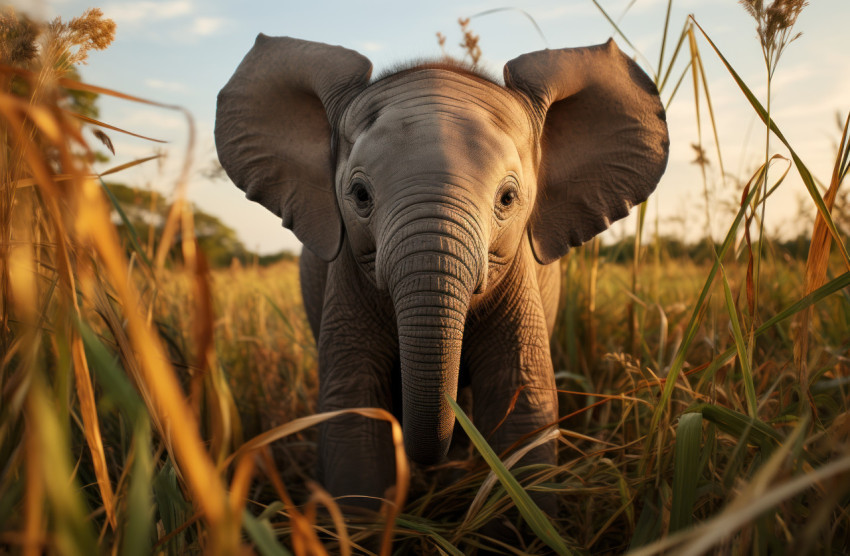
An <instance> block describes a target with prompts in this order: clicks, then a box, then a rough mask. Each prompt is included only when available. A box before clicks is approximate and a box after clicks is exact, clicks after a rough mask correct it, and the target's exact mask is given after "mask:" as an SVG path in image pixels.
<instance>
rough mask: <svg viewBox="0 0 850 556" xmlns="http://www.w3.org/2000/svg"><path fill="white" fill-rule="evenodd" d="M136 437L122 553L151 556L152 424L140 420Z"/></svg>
mask: <svg viewBox="0 0 850 556" xmlns="http://www.w3.org/2000/svg"><path fill="white" fill-rule="evenodd" d="M135 429H136V430H135V433H134V434H133V469H132V472H131V476H130V488H129V491H128V493H127V510H126V512H127V513H126V519H124V538H123V539H122V543H121V554H122V555H126V556H136V555H138V556H144V555H146V554H150V553H151V540H152V534H153V532H154V506H153V496H152V492H153V486H152V484H151V483H152V477H153V462H152V461H151V455H150V442H151V438H150V436H151V431H150V422H149V421H147V420H144V419H140V420H139V421H137V422H136V427H135Z"/></svg>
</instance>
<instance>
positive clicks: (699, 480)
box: [0, 0, 850, 554]
mask: <svg viewBox="0 0 850 556" xmlns="http://www.w3.org/2000/svg"><path fill="white" fill-rule="evenodd" d="M743 4H744V8H745V10H742V17H746V16H747V13H749V15H750V16H752V17H753V18H754V21H755V24H756V26H757V29H758V32H759V37H760V46H761V48H762V49H763V53H764V56H765V64H766V65H765V68H766V76H767V77H766V79H767V80H768V83H769V82H770V80H771V79H772V77H773V75H774V72H775V71H776V67H777V63H778V58H779V56H780V54H781V53H782V51H783V49H784V48H786V47H787V46H788V45H789V44H790V42H791V41H792V40H793V38H794V33H793V24H794V21H795V19H796V15H797V14H799V12H800V10H802V9H803V7H804V3H803V2H795V1H793V0H776V1H775V2H773V3H772V4H770V5H765V4H764V3H763V2H761V1H750V2H743ZM668 13H669V11H668ZM602 14H603V16H604V17H608V16H607V14H605V13H604V12H602ZM609 19H610V18H609ZM663 23H664V25H663V28H664V41H663V46H662V49H661V52H660V55H659V63H658V65H657V66H655V67H651V68H649V71H650V73H651V75H652V76H653V77H654V79H655V81H656V83H657V85H658V87H659V89H660V91H661V93H662V98H663V99H664V100H665V102H668V103H669V102H688V100H687V99H686V98H682V95H683V94H684V93H683V92H681V91H680V86H681V85H682V84H683V83H688V82H692V83H693V89H694V93H695V95H696V98H697V102H695V107H696V108H697V109H698V108H699V107H700V106H703V107H705V106H706V104H705V102H706V101H709V103H708V106H709V107H710V96H709V91H708V90H707V89H706V88H705V78H704V75H703V74H702V56H703V55H705V56H714V57H718V59H720V60H722V61H723V62H724V63H727V62H726V61H725V59H724V58H723V53H721V52H719V51H717V50H715V49H714V47H713V44H712V43H711V42H710V37H709V36H707V35H705V34H703V32H702V30H701V29H700V28H699V27H698V26H697V24H696V23H697V22H696V21H694V20H692V19H689V20H687V21H685V22H683V23H682V30H681V32H680V33H679V34H678V35H676V34H675V33H674V32H672V31H671V29H670V23H671V22H670V21H669V17H668V19H667V21H665V22H663ZM462 27H463V30H464V36H465V39H464V48H467V49H468V50H469V55H470V56H473V55H474V54H475V52H476V51H475V50H474V49H475V48H477V42H476V41H475V40H474V38H475V37H474V35H472V34H471V33H472V32H471V31H470V30H469V27H468V21H466V22H464V23H463V24H462ZM113 33H114V25H112V24H111V22H110V21H109V20H108V19H105V18H104V17H103V15H102V14H101V13H100V11H99V10H90V11H87V12H86V13H85V14H83V15H82V16H80V17H79V18H75V19H73V20H71V21H69V22H62V21H59V20H56V21H53V22H51V23H49V24H41V23H38V22H31V21H28V20H26V19H24V18H22V17H20V16H19V15H17V14H15V13H14V12H11V11H8V10H7V11H3V12H2V13H0V55H1V56H2V58H0V137H2V143H0V231H2V238H0V552H7V551H8V552H22V553H26V554H41V553H44V552H48V553H63V554H65V553H67V554H94V553H119V552H120V553H128V554H134V553H139V554H147V553H152V552H155V553H168V554H183V553H187V552H211V553H222V554H234V553H237V552H241V551H251V550H253V551H257V552H260V553H263V554H287V553H296V554H307V553H317V554H323V553H331V554H337V553H341V554H349V553H352V552H367V553H368V552H381V553H383V554H389V553H391V552H393V553H397V554H405V553H424V554H432V553H444V554H461V553H469V552H474V551H475V550H476V549H477V548H480V547H484V548H487V549H489V550H498V551H502V552H505V553H531V554H536V553H541V552H550V551H551V552H558V553H570V552H589V553H623V552H627V551H631V552H633V553H637V554H654V553H659V552H665V551H667V552H671V553H677V554H678V553H684V554H700V553H704V552H722V553H735V554H739V553H740V554H750V553H768V552H770V553H800V554H802V553H846V552H848V551H850V515H849V514H848V508H850V506H848V502H850V499H849V498H848V496H850V451H848V435H850V418H848V415H850V414H849V413H848V380H847V370H848V368H847V367H848V348H850V344H848V342H850V340H848V339H850V296H849V295H848V291H850V290H848V286H850V258H848V255H847V252H846V249H845V246H844V242H843V241H844V237H845V233H844V231H845V222H846V220H843V219H842V216H841V215H842V214H843V212H842V210H843V209H842V206H844V205H842V200H843V198H844V196H845V192H843V191H841V190H840V186H841V185H842V183H843V181H844V178H845V177H846V174H847V169H848V158H850V145H848V126H847V124H846V123H844V125H843V126H842V129H841V130H840V138H839V142H838V144H839V148H838V151H837V153H836V156H835V165H834V168H833V169H831V170H832V172H831V175H830V180H829V182H828V183H819V182H817V181H816V180H815V179H814V178H813V176H812V173H811V172H810V171H809V169H808V168H807V167H806V165H805V163H804V161H803V160H800V159H799V157H797V156H796V154H795V153H794V150H793V146H792V145H789V144H788V143H787V141H786V140H785V138H784V136H783V135H782V133H781V130H780V129H779V127H778V126H777V124H776V122H773V121H772V119H771V116H770V109H769V95H770V93H769V92H768V98H767V99H766V102H765V103H763V104H762V103H761V102H760V101H759V100H758V99H756V97H755V96H754V95H753V94H752V93H751V91H750V85H748V84H746V83H744V82H743V81H741V80H740V78H739V77H738V76H737V74H736V73H735V72H734V68H733V66H732V65H731V64H729V65H728V69H729V78H730V79H733V80H736V81H737V82H738V84H739V87H740V90H741V94H742V95H744V96H745V97H746V98H747V99H748V100H749V101H750V103H751V104H752V107H753V110H754V111H756V113H758V114H759V116H760V117H761V119H762V120H763V121H764V123H765V157H764V160H762V161H761V163H760V166H759V168H758V169H757V170H756V171H755V173H754V174H753V175H752V176H740V177H739V180H738V181H739V183H740V187H739V189H738V191H737V192H736V196H735V198H734V199H730V200H729V201H728V202H729V204H730V205H731V206H733V207H734V211H733V212H732V214H731V216H730V217H729V221H728V225H727V230H726V234H725V236H724V238H722V239H719V238H713V239H712V238H709V237H708V236H706V238H705V241H702V242H700V243H699V244H695V245H682V244H681V243H678V242H676V241H674V240H671V239H664V238H659V237H657V236H655V235H653V234H651V233H649V232H648V231H647V230H648V229H649V228H651V223H647V222H644V221H643V219H640V220H639V222H638V226H637V229H636V230H635V234H634V236H633V237H631V238H628V239H627V240H626V241H623V242H620V243H619V244H617V245H613V246H605V245H601V244H600V242H599V241H598V240H594V241H593V242H590V243H589V244H587V245H586V246H584V247H582V248H580V249H576V250H574V251H572V252H571V253H570V254H569V255H568V256H567V257H565V258H564V259H563V260H562V261H561V264H562V267H563V270H564V283H563V297H564V303H563V306H562V309H561V311H560V313H559V317H558V324H557V329H556V333H555V337H554V338H553V342H552V349H553V357H554V363H555V369H556V373H557V383H558V387H559V389H560V391H561V396H560V406H561V419H560V421H559V430H558V431H557V437H558V442H559V465H558V466H556V467H548V466H536V467H532V468H524V469H510V471H509V470H508V468H511V467H513V466H512V463H511V462H512V461H514V460H515V459H516V457H515V454H516V453H517V452H515V453H513V454H502V455H501V457H502V459H501V460H499V459H497V458H496V457H495V455H494V454H492V453H491V451H489V447H488V446H486V442H485V441H484V440H483V439H482V438H481V437H480V435H478V434H477V433H476V431H474V430H473V429H471V428H468V434H469V436H470V437H471V438H472V440H473V443H474V445H475V446H474V449H471V450H470V454H469V457H468V459H466V460H462V461H458V462H454V463H450V464H445V465H443V466H440V467H438V468H436V469H432V470H429V471H428V472H427V473H423V472H422V470H413V471H412V472H408V469H407V467H406V464H405V460H404V459H403V458H401V459H400V460H399V463H398V465H399V468H398V469H399V485H398V486H397V488H396V489H395V491H394V492H390V493H388V497H389V498H390V500H389V501H388V502H387V503H386V504H385V505H384V507H383V508H382V511H381V512H380V513H379V514H378V515H363V514H351V513H345V512H344V509H342V508H340V506H339V505H338V503H337V501H335V500H333V499H331V498H330V497H329V496H328V495H327V493H325V492H324V491H323V490H322V488H321V487H320V486H319V485H317V484H316V483H315V482H314V481H313V473H314V459H315V452H316V450H315V432H314V430H315V427H314V426H315V425H316V424H317V423H318V422H320V421H321V420H323V419H326V418H328V416H327V415H315V400H316V390H317V384H316V355H315V347H314V342H313V340H312V338H311V337H310V333H309V331H308V330H309V327H308V326H307V324H306V319H305V316H304V312H303V308H302V307H301V305H300V299H299V293H298V292H299V289H298V283H297V282H298V278H297V265H296V264H295V262H294V261H290V260H283V261H279V262H278V263H276V264H274V265H272V266H267V267H263V266H260V265H259V264H258V261H257V259H256V257H254V258H252V257H251V256H250V254H249V253H247V251H246V250H245V249H244V247H243V246H241V244H239V242H238V240H237V239H236V238H235V237H234V236H233V234H232V232H229V231H228V230H227V229H226V228H225V227H224V226H222V225H221V224H220V223H219V222H217V221H215V219H214V218H212V217H210V216H209V215H204V214H203V213H200V212H199V211H196V210H193V209H192V207H191V205H190V204H189V203H188V202H187V201H186V199H185V175H184V176H178V178H177V185H176V187H175V190H174V193H173V195H172V196H170V197H169V198H168V199H167V200H163V199H161V198H157V197H156V196H154V195H152V194H151V193H149V192H145V191H138V190H132V189H129V188H126V187H123V186H118V185H107V184H106V183H104V182H103V181H102V179H101V177H106V176H114V175H115V174H116V173H117V172H118V171H120V170H121V168H115V169H113V170H112V171H107V172H102V173H101V175H100V176H98V175H95V174H93V173H92V171H91V163H92V161H93V160H94V156H95V154H94V148H93V147H92V146H91V145H90V144H89V142H88V141H86V139H85V136H84V135H83V133H82V131H81V130H82V129H83V127H82V126H85V127H86V128H89V129H92V130H96V134H95V136H96V137H97V138H98V139H99V140H100V141H101V142H102V143H103V144H104V145H106V146H107V148H108V145H109V137H108V135H107V132H108V133H109V134H114V133H124V132H125V131H123V130H119V129H115V128H114V127H112V126H109V125H108V124H105V123H103V122H98V121H97V119H96V118H97V112H96V103H95V99H96V95H98V94H100V95H103V94H107V95H113V96H116V97H119V98H123V99H125V100H126V101H127V102H145V103H150V101H147V100H144V99H139V98H135V97H132V96H130V95H127V94H124V93H119V92H116V91H111V90H107V89H102V88H97V87H93V86H91V85H85V84H83V83H81V82H79V80H78V79H77V77H78V75H76V74H75V73H74V71H75V69H74V68H75V65H76V64H78V63H79V62H81V61H82V60H84V59H85V58H86V56H87V53H88V51H90V50H92V49H102V48H106V47H107V46H108V45H109V43H110V41H111V39H112V36H113ZM622 38H623V39H624V40H625V41H626V42H628V38H627V37H622ZM754 47H756V45H754ZM792 47H793V46H792ZM478 54H479V55H480V51H478ZM769 89H770V87H768V90H769ZM682 90H684V89H682ZM677 92H678V96H677ZM80 95H82V96H80ZM81 98H82V99H86V100H85V102H83V101H80V100H79V99H81ZM700 98H702V100H701V101H700V100H699V99H700ZM85 106H88V108H85ZM162 109H163V110H173V109H175V108H174V107H169V106H162ZM696 115H697V117H698V118H699V117H700V116H699V110H696ZM848 121H850V120H848ZM701 123H702V125H705V126H706V128H710V126H711V113H710V111H709V117H708V118H705V113H703V120H701ZM104 130H105V131H104ZM769 130H770V131H769ZM777 141H779V142H781V143H784V144H785V146H786V147H787V148H788V149H789V150H790V152H791V153H792V156H791V160H787V159H784V158H782V157H780V156H778V155H775V154H774V145H775V144H776V142H777ZM696 148H697V151H698V152H699V153H704V152H705V150H709V146H703V145H701V144H697V145H696ZM710 148H711V149H716V152H717V160H718V164H720V161H722V155H721V152H722V149H721V146H719V145H711V146H710ZM698 160H703V163H705V162H704V161H705V160H706V159H705V157H698ZM145 162H150V160H149V159H144V160H140V161H137V163H139V164H141V163H145ZM789 172H796V173H798V174H799V175H800V176H801V178H802V179H803V181H804V183H805V184H806V185H807V187H808V190H809V194H810V197H811V202H812V203H813V205H814V206H815V207H817V209H818V216H817V218H816V220H815V221H814V222H813V223H812V228H811V229H812V234H811V236H808V237H803V238H799V239H798V240H797V241H796V242H795V243H793V245H791V246H789V245H782V244H779V243H777V242H774V241H772V240H771V238H769V237H766V236H765V234H764V233H763V230H762V228H761V224H762V223H763V222H764V217H765V208H764V207H765V204H764V203H763V201H764V199H766V198H767V197H768V196H769V195H770V194H771V192H772V191H774V190H775V188H777V187H781V185H782V182H783V179H784V178H785V176H786V175H787V173H789ZM119 175H120V174H119ZM106 179H111V178H106ZM709 208H710V207H706V209H709ZM640 213H641V214H644V212H643V208H641V209H640ZM833 216H834V218H833ZM760 231H761V233H760ZM210 237H214V238H216V239H215V241H208V239H209V238H210ZM252 259H253V260H252ZM233 261H236V262H233ZM215 267H220V268H215ZM369 415H370V416H372V417H375V418H383V419H389V420H391V417H389V416H388V415H386V414H385V413H383V412H379V411H372V412H370V413H369ZM458 417H459V419H460V420H461V421H462V423H463V424H464V426H465V427H469V423H468V421H467V420H465V419H464V417H463V415H462V414H459V415H458ZM394 426H396V427H397V424H395V425H394ZM542 434H543V435H544V436H542V437H541V436H538V437H536V438H532V439H528V443H534V442H537V441H542V440H545V439H546V438H551V436H547V435H550V434H551V431H549V432H547V431H544V432H543V433H542ZM525 447H527V444H525V445H524V446H520V447H518V452H521V450H522V449H524V448H525ZM534 491H554V492H557V493H558V497H559V500H560V506H561V512H560V514H559V515H558V516H557V517H556V518H555V519H553V520H550V519H548V518H546V517H545V516H542V515H541V514H540V513H539V511H536V508H535V507H534V506H533V504H530V503H529V500H530V499H529V498H528V496H527V492H534ZM514 507H516V508H518V509H519V511H517V510H513V509H512V508H514ZM493 519H499V520H501V521H500V527H499V529H500V535H494V534H493V528H492V527H488V526H487V523H488V522H490V521H491V520H493ZM523 531H525V532H526V534H522V532H523ZM528 531H531V532H532V533H531V534H528V533H527V532H528ZM495 537H498V538H495ZM390 539H392V544H390Z"/></svg>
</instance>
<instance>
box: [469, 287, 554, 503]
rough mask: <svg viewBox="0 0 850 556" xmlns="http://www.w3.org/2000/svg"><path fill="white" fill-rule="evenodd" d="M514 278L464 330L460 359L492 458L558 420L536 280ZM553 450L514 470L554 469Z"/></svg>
mask: <svg viewBox="0 0 850 556" xmlns="http://www.w3.org/2000/svg"><path fill="white" fill-rule="evenodd" d="M518 274H519V275H518V276H516V278H515V280H514V281H513V282H512V283H511V289H510V290H509V291H507V292H506V293H505V294H504V295H503V296H502V297H501V298H500V299H498V302H497V303H492V304H490V306H491V309H490V310H491V311H492V312H491V313H490V314H489V315H488V316H487V317H486V318H482V319H481V320H478V321H477V322H476V323H475V325H474V327H472V328H471V329H470V330H469V344H468V345H469V348H468V350H467V352H466V354H465V362H466V364H468V365H469V368H470V375H471V383H472V407H473V421H474V423H475V425H476V427H477V428H478V429H479V430H480V431H481V433H482V434H483V435H484V436H485V437H486V438H487V440H488V442H489V443H490V446H491V447H492V448H493V449H494V450H495V451H496V452H497V453H502V452H504V451H505V450H507V449H508V448H510V447H511V446H513V445H514V444H515V443H516V442H517V441H518V440H520V439H522V438H523V437H525V436H527V435H530V434H531V433H533V432H534V431H537V430H539V429H542V428H544V427H546V426H548V425H552V424H554V423H556V421H557V419H558V398H557V390H556V386H555V376H554V371H553V368H552V358H551V353H550V350H549V334H548V326H547V319H546V315H545V314H544V310H543V306H542V302H541V298H540V294H539V291H538V289H537V279H536V276H535V275H534V273H533V272H525V273H518ZM515 396H516V400H515V401H514V397H515ZM556 448H557V446H556V443H555V442H554V441H550V442H547V443H545V444H544V445H542V446H539V447H537V448H535V449H534V450H532V451H530V452H529V453H528V454H526V455H525V456H524V457H523V458H522V459H521V460H520V462H519V463H518V464H517V466H518V467H520V466H523V465H528V464H532V463H544V464H551V465H554V464H556V462H557V461H556V460H557V453H556ZM535 498H536V499H538V503H539V504H540V505H541V506H543V509H544V510H545V511H547V513H549V514H550V515H554V514H555V513H556V512H557V501H556V500H555V498H554V497H551V496H537V497H535Z"/></svg>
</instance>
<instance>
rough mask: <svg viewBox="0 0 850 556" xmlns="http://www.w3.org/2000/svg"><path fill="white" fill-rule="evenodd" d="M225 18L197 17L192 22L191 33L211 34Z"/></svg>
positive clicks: (219, 26)
mask: <svg viewBox="0 0 850 556" xmlns="http://www.w3.org/2000/svg"><path fill="white" fill-rule="evenodd" d="M224 23H225V20H224V19H223V18H220V17H198V18H195V21H194V22H193V23H192V33H193V34H195V35H201V36H207V35H212V34H214V33H215V32H216V31H218V30H219V29H221V28H222V27H223V26H224Z"/></svg>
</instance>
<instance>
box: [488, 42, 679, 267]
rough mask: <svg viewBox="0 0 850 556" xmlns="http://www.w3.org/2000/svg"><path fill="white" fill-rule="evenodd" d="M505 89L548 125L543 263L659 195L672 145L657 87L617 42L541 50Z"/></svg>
mask: <svg viewBox="0 0 850 556" xmlns="http://www.w3.org/2000/svg"><path fill="white" fill-rule="evenodd" d="M505 84H506V86H507V87H508V88H510V89H513V90H515V91H517V92H520V93H521V94H523V95H524V96H525V97H526V98H527V99H528V101H529V106H530V110H531V112H532V116H533V119H534V120H536V121H537V123H538V124H539V125H540V128H539V130H540V134H541V136H540V148H541V162H540V168H539V172H538V193H537V202H536V206H535V208H534V212H533V214H532V217H531V223H530V226H529V234H530V236H531V245H532V248H533V250H534V255H535V257H536V258H537V260H538V261H539V262H540V263H543V264H547V263H550V262H552V261H555V260H557V259H558V258H560V257H562V256H563V255H564V254H566V252H567V251H569V248H570V247H574V246H578V245H581V244H582V243H584V242H585V241H587V240H589V239H591V238H592V237H593V236H595V235H596V234H598V233H600V232H602V231H603V230H605V229H607V228H608V226H610V225H611V223H612V222H613V221H615V220H619V219H620V218H623V217H625V216H626V215H628V214H629V210H630V209H631V208H632V207H633V206H634V205H636V204H638V203H641V202H643V201H645V200H646V198H647V197H648V196H649V194H650V193H652V191H653V190H654V189H655V186H656V184H657V183H658V180H659V179H660V178H661V175H662V174H663V173H664V169H665V167H666V166H667V153H668V148H669V144H670V141H669V138H668V135H667V122H666V117H665V114H664V107H663V106H662V104H661V100H660V99H659V97H658V91H657V90H656V88H655V85H654V84H653V83H652V81H651V80H650V79H649V77H647V75H646V74H645V73H644V72H643V70H641V69H640V67H638V65H637V64H635V63H634V62H633V61H632V60H631V59H629V58H628V57H627V56H626V55H625V54H623V53H622V52H621V51H620V49H619V48H618V47H617V45H616V44H615V43H614V41H613V40H609V41H608V42H607V43H606V44H603V45H598V46H592V47H587V48H565V49H562V50H541V51H539V52H532V53H530V54H525V55H523V56H520V57H519V58H516V59H514V60H511V61H510V62H508V63H507V64H506V65H505Z"/></svg>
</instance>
